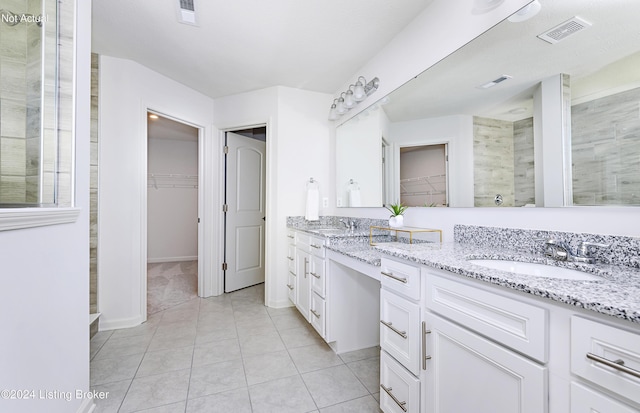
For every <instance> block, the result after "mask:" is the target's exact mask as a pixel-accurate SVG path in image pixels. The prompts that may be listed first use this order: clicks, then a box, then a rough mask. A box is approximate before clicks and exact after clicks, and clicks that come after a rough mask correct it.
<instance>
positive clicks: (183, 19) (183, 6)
mask: <svg viewBox="0 0 640 413" xmlns="http://www.w3.org/2000/svg"><path fill="white" fill-rule="evenodd" d="M178 21H179V22H180V23H186V24H192V25H196V8H195V4H194V0H178Z"/></svg>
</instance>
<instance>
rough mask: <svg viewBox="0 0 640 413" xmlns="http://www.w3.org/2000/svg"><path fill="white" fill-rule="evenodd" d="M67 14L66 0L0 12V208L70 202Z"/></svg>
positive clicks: (16, 4)
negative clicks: (60, 23)
mask: <svg viewBox="0 0 640 413" xmlns="http://www.w3.org/2000/svg"><path fill="white" fill-rule="evenodd" d="M73 10H74V4H73V2H72V1H69V0H63V1H56V0H29V1H26V0H24V1H23V0H20V1H10V0H8V1H3V2H2V6H1V7H0V17H1V20H0V62H1V63H0V75H1V76H0V109H1V117H0V208H16V207H61V206H70V205H71V203H72V192H73V190H72V186H73V179H72V172H73V139H72V130H73V124H72V123H73V116H72V104H73V100H72V98H73V44H72V43H73ZM61 11H62V13H63V14H61ZM61 15H62V16H66V18H68V19H69V20H68V21H67V24H66V25H64V26H62V25H59V22H60V17H61ZM62 27H63V28H62ZM61 28H62V29H61ZM60 62H62V63H63V64H60Z"/></svg>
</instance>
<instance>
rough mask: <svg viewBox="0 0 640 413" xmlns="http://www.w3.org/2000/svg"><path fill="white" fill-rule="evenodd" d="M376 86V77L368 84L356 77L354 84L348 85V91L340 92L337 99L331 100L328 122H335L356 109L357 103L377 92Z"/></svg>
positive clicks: (377, 81) (365, 80)
mask: <svg viewBox="0 0 640 413" xmlns="http://www.w3.org/2000/svg"><path fill="white" fill-rule="evenodd" d="M378 86H380V79H378V78H377V77H375V78H373V79H372V80H371V81H369V82H367V79H365V78H364V76H360V77H358V80H356V83H355V84H352V85H350V86H349V89H347V90H346V91H345V92H342V93H341V94H340V96H339V97H338V98H336V99H334V100H333V103H332V104H331V109H330V110H329V120H336V119H338V118H339V117H340V116H341V115H344V114H345V113H347V112H348V111H349V110H351V109H353V108H354V107H356V105H358V103H360V102H362V101H363V100H365V99H366V98H367V97H368V96H370V95H371V94H372V93H373V92H375V91H376V90H378ZM352 88H353V89H352Z"/></svg>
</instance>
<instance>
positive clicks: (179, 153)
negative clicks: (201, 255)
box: [147, 138, 198, 262]
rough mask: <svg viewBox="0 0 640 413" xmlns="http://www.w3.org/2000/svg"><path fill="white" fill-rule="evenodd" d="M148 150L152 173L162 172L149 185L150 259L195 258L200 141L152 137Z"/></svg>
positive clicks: (151, 260)
mask: <svg viewBox="0 0 640 413" xmlns="http://www.w3.org/2000/svg"><path fill="white" fill-rule="evenodd" d="M148 153H149V158H148V160H149V165H148V168H147V169H148V172H149V174H156V175H161V176H159V177H158V178H156V179H155V180H154V179H153V178H149V187H148V188H147V262H173V261H190V260H196V259H198V187H197V183H198V182H197V179H198V178H197V177H198V142H196V141H186V140H175V139H153V138H151V139H149V147H148ZM162 175H176V176H175V177H163V176H162ZM186 177H194V178H193V179H187V178H186ZM154 182H155V186H154ZM191 184H195V186H191ZM172 185H174V186H172Z"/></svg>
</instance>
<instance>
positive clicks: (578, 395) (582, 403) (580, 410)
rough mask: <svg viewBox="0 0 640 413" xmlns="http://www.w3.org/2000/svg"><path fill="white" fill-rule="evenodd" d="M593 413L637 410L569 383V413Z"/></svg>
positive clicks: (619, 412)
mask: <svg viewBox="0 0 640 413" xmlns="http://www.w3.org/2000/svg"><path fill="white" fill-rule="evenodd" d="M594 412H607V413H637V412H638V409H634V408H632V407H629V406H627V405H625V404H622V403H620V402H619V401H616V400H614V399H612V398H610V397H607V396H605V395H604V394H602V393H600V392H598V391H595V390H593V389H590V388H588V387H585V386H582V385H580V384H577V383H571V413H594Z"/></svg>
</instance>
